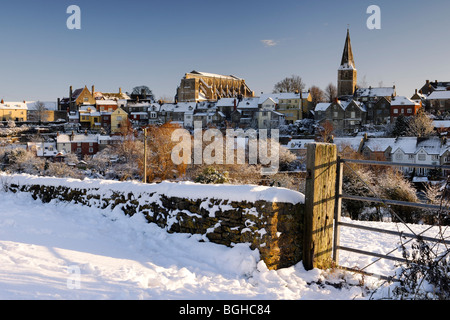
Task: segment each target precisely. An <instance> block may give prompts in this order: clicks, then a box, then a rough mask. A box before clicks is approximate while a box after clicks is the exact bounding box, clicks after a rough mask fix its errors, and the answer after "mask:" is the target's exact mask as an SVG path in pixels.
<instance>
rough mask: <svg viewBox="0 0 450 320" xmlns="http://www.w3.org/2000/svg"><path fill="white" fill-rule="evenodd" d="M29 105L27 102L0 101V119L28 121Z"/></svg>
mask: <svg viewBox="0 0 450 320" xmlns="http://www.w3.org/2000/svg"><path fill="white" fill-rule="evenodd" d="M27 111H28V107H27V104H26V103H25V102H4V101H3V100H2V101H1V103H0V119H1V120H2V121H9V120H12V121H27Z"/></svg>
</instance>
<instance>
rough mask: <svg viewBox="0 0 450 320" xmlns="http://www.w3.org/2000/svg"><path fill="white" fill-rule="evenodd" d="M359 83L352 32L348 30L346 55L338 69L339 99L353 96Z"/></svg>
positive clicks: (343, 56) (343, 55)
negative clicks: (351, 39)
mask: <svg viewBox="0 0 450 320" xmlns="http://www.w3.org/2000/svg"><path fill="white" fill-rule="evenodd" d="M356 81H357V70H356V66H355V60H354V58H353V51H352V44H351V42H350V30H348V29H347V39H345V47H344V53H343V54H342V60H341V65H340V67H339V69H338V97H342V96H353V94H354V92H355V87H356Z"/></svg>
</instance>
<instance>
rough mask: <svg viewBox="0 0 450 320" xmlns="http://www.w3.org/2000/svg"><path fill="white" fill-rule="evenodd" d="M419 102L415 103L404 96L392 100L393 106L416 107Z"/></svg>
mask: <svg viewBox="0 0 450 320" xmlns="http://www.w3.org/2000/svg"><path fill="white" fill-rule="evenodd" d="M418 104H419V102H416V101H413V100H411V99H409V98H407V97H404V96H397V97H394V98H392V101H391V106H416V105H418Z"/></svg>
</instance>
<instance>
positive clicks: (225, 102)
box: [216, 98, 238, 107]
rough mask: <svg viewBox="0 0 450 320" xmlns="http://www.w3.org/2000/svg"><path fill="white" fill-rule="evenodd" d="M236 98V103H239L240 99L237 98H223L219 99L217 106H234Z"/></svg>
mask: <svg viewBox="0 0 450 320" xmlns="http://www.w3.org/2000/svg"><path fill="white" fill-rule="evenodd" d="M234 100H236V105H237V104H238V100H237V99H236V98H221V99H219V100H218V101H217V104H216V106H217V107H233V106H234Z"/></svg>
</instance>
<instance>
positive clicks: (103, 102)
mask: <svg viewBox="0 0 450 320" xmlns="http://www.w3.org/2000/svg"><path fill="white" fill-rule="evenodd" d="M95 103H96V104H97V105H98V106H105V105H106V106H114V105H115V106H117V101H115V100H96V101H95Z"/></svg>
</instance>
